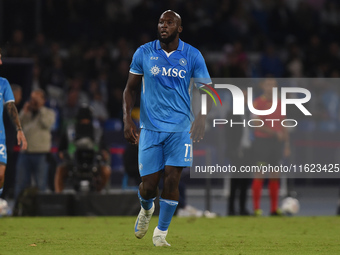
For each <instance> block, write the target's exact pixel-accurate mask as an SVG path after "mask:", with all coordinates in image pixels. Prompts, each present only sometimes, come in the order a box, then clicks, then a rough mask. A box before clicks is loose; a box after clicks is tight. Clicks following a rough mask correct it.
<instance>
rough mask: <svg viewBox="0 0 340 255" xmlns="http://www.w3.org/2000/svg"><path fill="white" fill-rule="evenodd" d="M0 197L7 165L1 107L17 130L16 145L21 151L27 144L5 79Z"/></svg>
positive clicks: (0, 91) (1, 82) (0, 90)
mask: <svg viewBox="0 0 340 255" xmlns="http://www.w3.org/2000/svg"><path fill="white" fill-rule="evenodd" d="M0 65H2V60H1V49H0ZM0 100H1V101H2V102H1V103H0V120H1V121H0V196H1V194H2V191H3V185H4V182H5V171H6V164H7V152H6V135H5V128H4V123H3V120H2V113H3V106H4V105H5V106H6V108H7V111H8V115H9V117H10V118H11V120H12V121H13V124H14V126H15V127H16V130H17V140H18V145H21V148H22V149H23V150H26V148H27V142H26V138H25V135H24V133H23V131H22V128H21V124H20V120H19V116H18V110H17V108H16V106H15V104H14V96H13V92H12V89H11V86H10V85H9V83H8V81H7V80H6V79H5V78H2V77H0Z"/></svg>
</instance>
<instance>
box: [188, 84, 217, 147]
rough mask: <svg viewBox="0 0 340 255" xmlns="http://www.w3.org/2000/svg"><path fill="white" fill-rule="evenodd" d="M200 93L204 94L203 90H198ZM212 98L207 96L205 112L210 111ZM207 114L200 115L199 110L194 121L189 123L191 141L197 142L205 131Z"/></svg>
mask: <svg viewBox="0 0 340 255" xmlns="http://www.w3.org/2000/svg"><path fill="white" fill-rule="evenodd" d="M199 91H200V93H201V94H206V93H205V92H204V91H202V90H199ZM212 103H213V101H212V99H211V97H210V96H207V114H208V113H209V112H210V110H211V107H212ZM206 118H207V115H202V113H201V111H199V113H198V114H197V115H196V117H195V120H194V122H193V123H192V125H191V129H190V132H189V133H190V134H191V136H190V138H191V139H192V141H193V142H199V141H200V140H202V139H203V137H204V132H205V121H206Z"/></svg>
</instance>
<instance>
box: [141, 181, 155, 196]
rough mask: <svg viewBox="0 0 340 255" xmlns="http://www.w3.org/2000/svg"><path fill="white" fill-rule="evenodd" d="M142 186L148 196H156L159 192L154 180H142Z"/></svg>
mask: <svg viewBox="0 0 340 255" xmlns="http://www.w3.org/2000/svg"><path fill="white" fill-rule="evenodd" d="M140 186H141V188H142V190H143V192H144V194H145V195H146V196H147V197H150V198H151V197H154V196H155V194H156V193H157V184H155V183H152V182H142V183H141V185H140Z"/></svg>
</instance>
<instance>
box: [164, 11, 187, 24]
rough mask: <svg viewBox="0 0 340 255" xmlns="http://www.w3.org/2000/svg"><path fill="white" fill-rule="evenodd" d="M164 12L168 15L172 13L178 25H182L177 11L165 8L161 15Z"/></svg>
mask: <svg viewBox="0 0 340 255" xmlns="http://www.w3.org/2000/svg"><path fill="white" fill-rule="evenodd" d="M164 14H169V15H172V16H174V17H175V19H176V21H177V22H178V23H177V24H178V26H182V18H181V16H180V15H179V14H178V13H177V12H174V11H172V10H167V11H165V12H163V13H162V15H161V17H162V16H163V15H164Z"/></svg>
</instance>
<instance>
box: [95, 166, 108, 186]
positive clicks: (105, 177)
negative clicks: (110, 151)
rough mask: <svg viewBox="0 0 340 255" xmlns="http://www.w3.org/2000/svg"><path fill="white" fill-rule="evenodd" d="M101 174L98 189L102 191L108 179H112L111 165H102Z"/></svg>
mask: <svg viewBox="0 0 340 255" xmlns="http://www.w3.org/2000/svg"><path fill="white" fill-rule="evenodd" d="M99 175H100V181H99V183H98V186H97V191H101V190H102V189H103V188H104V187H105V185H106V184H107V183H108V181H109V180H110V176H111V167H110V166H109V165H108V164H103V165H101V166H100V171H99Z"/></svg>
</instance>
